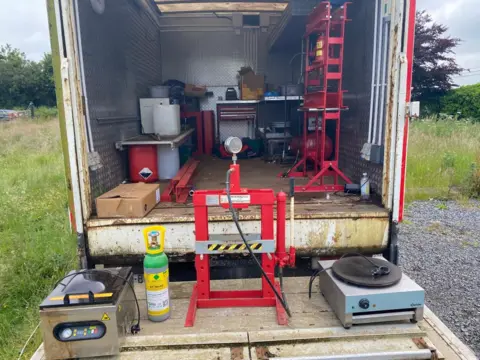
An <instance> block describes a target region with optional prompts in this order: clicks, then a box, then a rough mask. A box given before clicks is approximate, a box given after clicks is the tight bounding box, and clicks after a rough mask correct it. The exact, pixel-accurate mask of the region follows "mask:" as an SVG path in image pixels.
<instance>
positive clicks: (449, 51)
mask: <svg viewBox="0 0 480 360" xmlns="http://www.w3.org/2000/svg"><path fill="white" fill-rule="evenodd" d="M447 30H448V27H446V26H444V25H441V24H438V23H436V22H434V21H433V20H432V17H431V16H430V15H429V14H427V13H426V12H425V11H420V12H417V16H416V25H415V48H414V60H413V79H412V83H413V91H412V96H413V98H414V99H415V100H420V101H424V102H427V103H428V102H430V103H432V102H433V103H438V102H439V99H440V97H441V96H442V95H445V94H446V93H447V92H448V91H449V90H450V89H451V88H452V87H453V86H454V85H455V84H454V83H453V79H452V77H453V76H454V75H458V74H460V73H461V72H462V71H463V69H462V68H461V67H460V66H458V64H457V62H456V61H455V57H454V54H455V52H454V49H455V47H456V46H457V45H458V44H460V42H461V40H460V39H458V38H452V37H450V36H447V35H446V34H445V33H446V32H447Z"/></svg>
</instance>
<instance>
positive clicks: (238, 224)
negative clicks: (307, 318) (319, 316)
mask: <svg viewBox="0 0 480 360" xmlns="http://www.w3.org/2000/svg"><path fill="white" fill-rule="evenodd" d="M232 171H233V170H232V169H229V170H228V171H227V179H226V181H225V188H226V191H227V199H228V208H229V210H230V212H231V213H232V218H233V222H234V223H235V226H236V227H237V230H238V233H239V234H240V237H241V238H242V241H243V243H244V244H245V246H246V248H247V249H248V252H249V253H250V256H251V257H252V259H253V260H254V261H255V264H256V265H257V267H258V269H259V270H260V272H261V273H262V276H263V278H264V279H265V280H266V281H267V283H268V285H269V286H270V288H271V289H272V291H273V292H274V294H275V296H276V297H277V299H278V301H280V304H282V307H283V308H284V309H285V312H286V313H287V315H288V317H291V316H292V314H291V313H290V309H289V308H288V306H287V304H286V302H285V300H284V299H283V298H282V296H281V295H280V294H279V293H278V291H277V289H275V286H274V285H273V284H272V281H271V280H270V279H269V277H268V276H267V274H266V273H265V271H264V270H263V268H262V264H260V262H259V261H258V259H257V257H256V256H255V254H254V253H253V251H252V248H251V247H250V245H249V244H248V242H247V240H246V239H245V235H244V234H243V231H242V228H241V227H240V223H239V222H238V217H237V213H236V212H235V209H234V208H233V203H232V197H231V196H230V173H231V172H232Z"/></svg>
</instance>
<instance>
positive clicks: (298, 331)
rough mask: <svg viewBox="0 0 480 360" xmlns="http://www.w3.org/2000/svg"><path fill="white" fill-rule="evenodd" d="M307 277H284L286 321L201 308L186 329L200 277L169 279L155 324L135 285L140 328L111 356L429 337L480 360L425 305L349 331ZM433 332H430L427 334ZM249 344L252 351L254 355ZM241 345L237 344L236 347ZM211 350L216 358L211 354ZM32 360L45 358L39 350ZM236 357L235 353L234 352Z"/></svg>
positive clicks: (411, 346) (351, 350)
mask: <svg viewBox="0 0 480 360" xmlns="http://www.w3.org/2000/svg"><path fill="white" fill-rule="evenodd" d="M308 280H309V278H308V277H300V278H285V279H284V284H285V292H286V296H287V299H288V302H289V306H290V308H291V311H292V313H293V316H292V318H290V319H289V324H288V326H280V325H278V324H277V319H276V312H275V308H273V307H272V308H222V309H199V310H198V312H197V318H196V323H195V326H194V327H193V328H185V327H184V321H185V314H186V309H187V307H188V302H189V297H190V295H191V291H192V288H193V284H194V282H180V283H171V284H170V290H171V298H172V300H171V304H172V314H171V318H170V319H168V320H167V321H165V322H161V323H154V322H151V321H148V320H146V302H145V288H144V286H145V285H144V284H143V283H142V284H139V283H136V284H135V291H136V294H137V296H138V299H139V302H140V306H141V312H142V316H141V317H142V322H141V329H142V330H141V332H140V333H139V334H137V335H128V336H127V337H126V338H125V339H124V342H123V345H122V353H121V354H120V355H118V356H113V357H108V359H110V360H114V359H117V360H127V359H128V360H129V359H139V358H142V359H144V360H147V359H157V358H159V356H160V354H161V358H162V359H192V360H197V359H199V360H200V359H202V360H204V359H207V360H210V359H211V360H218V359H222V360H223V359H226V360H229V359H232V358H234V357H230V356H231V354H232V351H233V349H238V351H239V352H240V353H242V352H243V354H244V357H243V359H245V360H248V359H250V358H251V359H256V358H257V357H256V356H257V349H258V350H259V351H260V350H262V351H268V352H269V353H271V354H277V355H278V356H283V357H293V356H294V355H295V356H301V355H305V356H313V355H317V356H320V355H322V354H357V353H360V354H361V353H372V352H379V351H415V350H418V349H419V347H418V346H417V345H416V341H417V342H418V339H420V340H421V339H423V340H424V341H425V343H426V344H427V345H429V346H431V345H432V344H433V345H434V346H435V348H437V349H438V350H439V351H440V359H443V358H445V359H449V360H450V359H452V360H473V359H476V357H475V355H474V354H473V352H471V351H470V350H469V349H468V348H467V347H466V346H465V345H463V344H462V343H461V342H460V340H458V338H456V337H455V336H454V335H453V334H452V333H451V332H450V330H449V329H448V328H446V326H445V325H444V324H443V323H442V322H441V321H440V320H438V318H436V317H435V316H434V315H433V314H432V313H431V312H430V310H429V309H428V308H427V309H426V311H425V314H426V315H425V320H423V321H421V322H419V323H418V324H411V323H409V322H396V323H386V324H372V325H362V326H354V327H352V328H351V329H348V330H346V329H344V328H343V326H342V325H341V323H340V322H339V320H338V319H337V318H336V316H335V314H334V313H333V312H332V310H331V309H330V307H329V305H328V304H327V303H326V301H325V299H324V298H323V296H321V295H320V293H319V288H318V287H319V282H316V283H315V285H314V292H313V296H312V298H311V299H309V298H308V293H307V284H308ZM259 287H260V281H259V279H242V280H218V281H212V288H213V289H216V290H219V289H224V290H231V289H238V290H245V289H251V288H259ZM427 336H428V337H427ZM249 346H250V350H251V352H250V353H251V354H252V357H250V356H249V352H248V350H249ZM236 351H237V350H236ZM212 354H213V356H214V357H212ZM32 359H33V360H43V359H44V356H43V349H42V347H40V348H39V350H38V351H37V353H36V355H35V356H34V357H33V358H32ZM235 359H237V358H235Z"/></svg>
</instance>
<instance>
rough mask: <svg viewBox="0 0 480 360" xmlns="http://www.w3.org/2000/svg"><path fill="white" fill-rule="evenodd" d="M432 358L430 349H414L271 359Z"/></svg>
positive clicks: (423, 359) (275, 359)
mask: <svg viewBox="0 0 480 360" xmlns="http://www.w3.org/2000/svg"><path fill="white" fill-rule="evenodd" d="M431 358H432V351H431V350H430V349H422V350H413V351H390V352H387V351H385V352H378V353H367V354H346V355H321V356H298V357H274V358H270V360H362V359H366V360H428V359H431Z"/></svg>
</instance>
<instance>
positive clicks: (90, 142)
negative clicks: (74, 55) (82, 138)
mask: <svg viewBox="0 0 480 360" xmlns="http://www.w3.org/2000/svg"><path fill="white" fill-rule="evenodd" d="M74 5H75V21H76V23H77V44H78V57H79V62H80V79H81V84H82V91H83V97H84V99H85V127H86V130H87V134H88V136H87V137H88V148H89V149H88V150H89V151H90V152H94V151H95V148H94V146H93V135H92V127H91V125H90V111H89V106H88V95H87V85H86V80H85V66H84V64H83V46H82V28H81V26H80V17H79V15H78V0H75V4H74Z"/></svg>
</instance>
